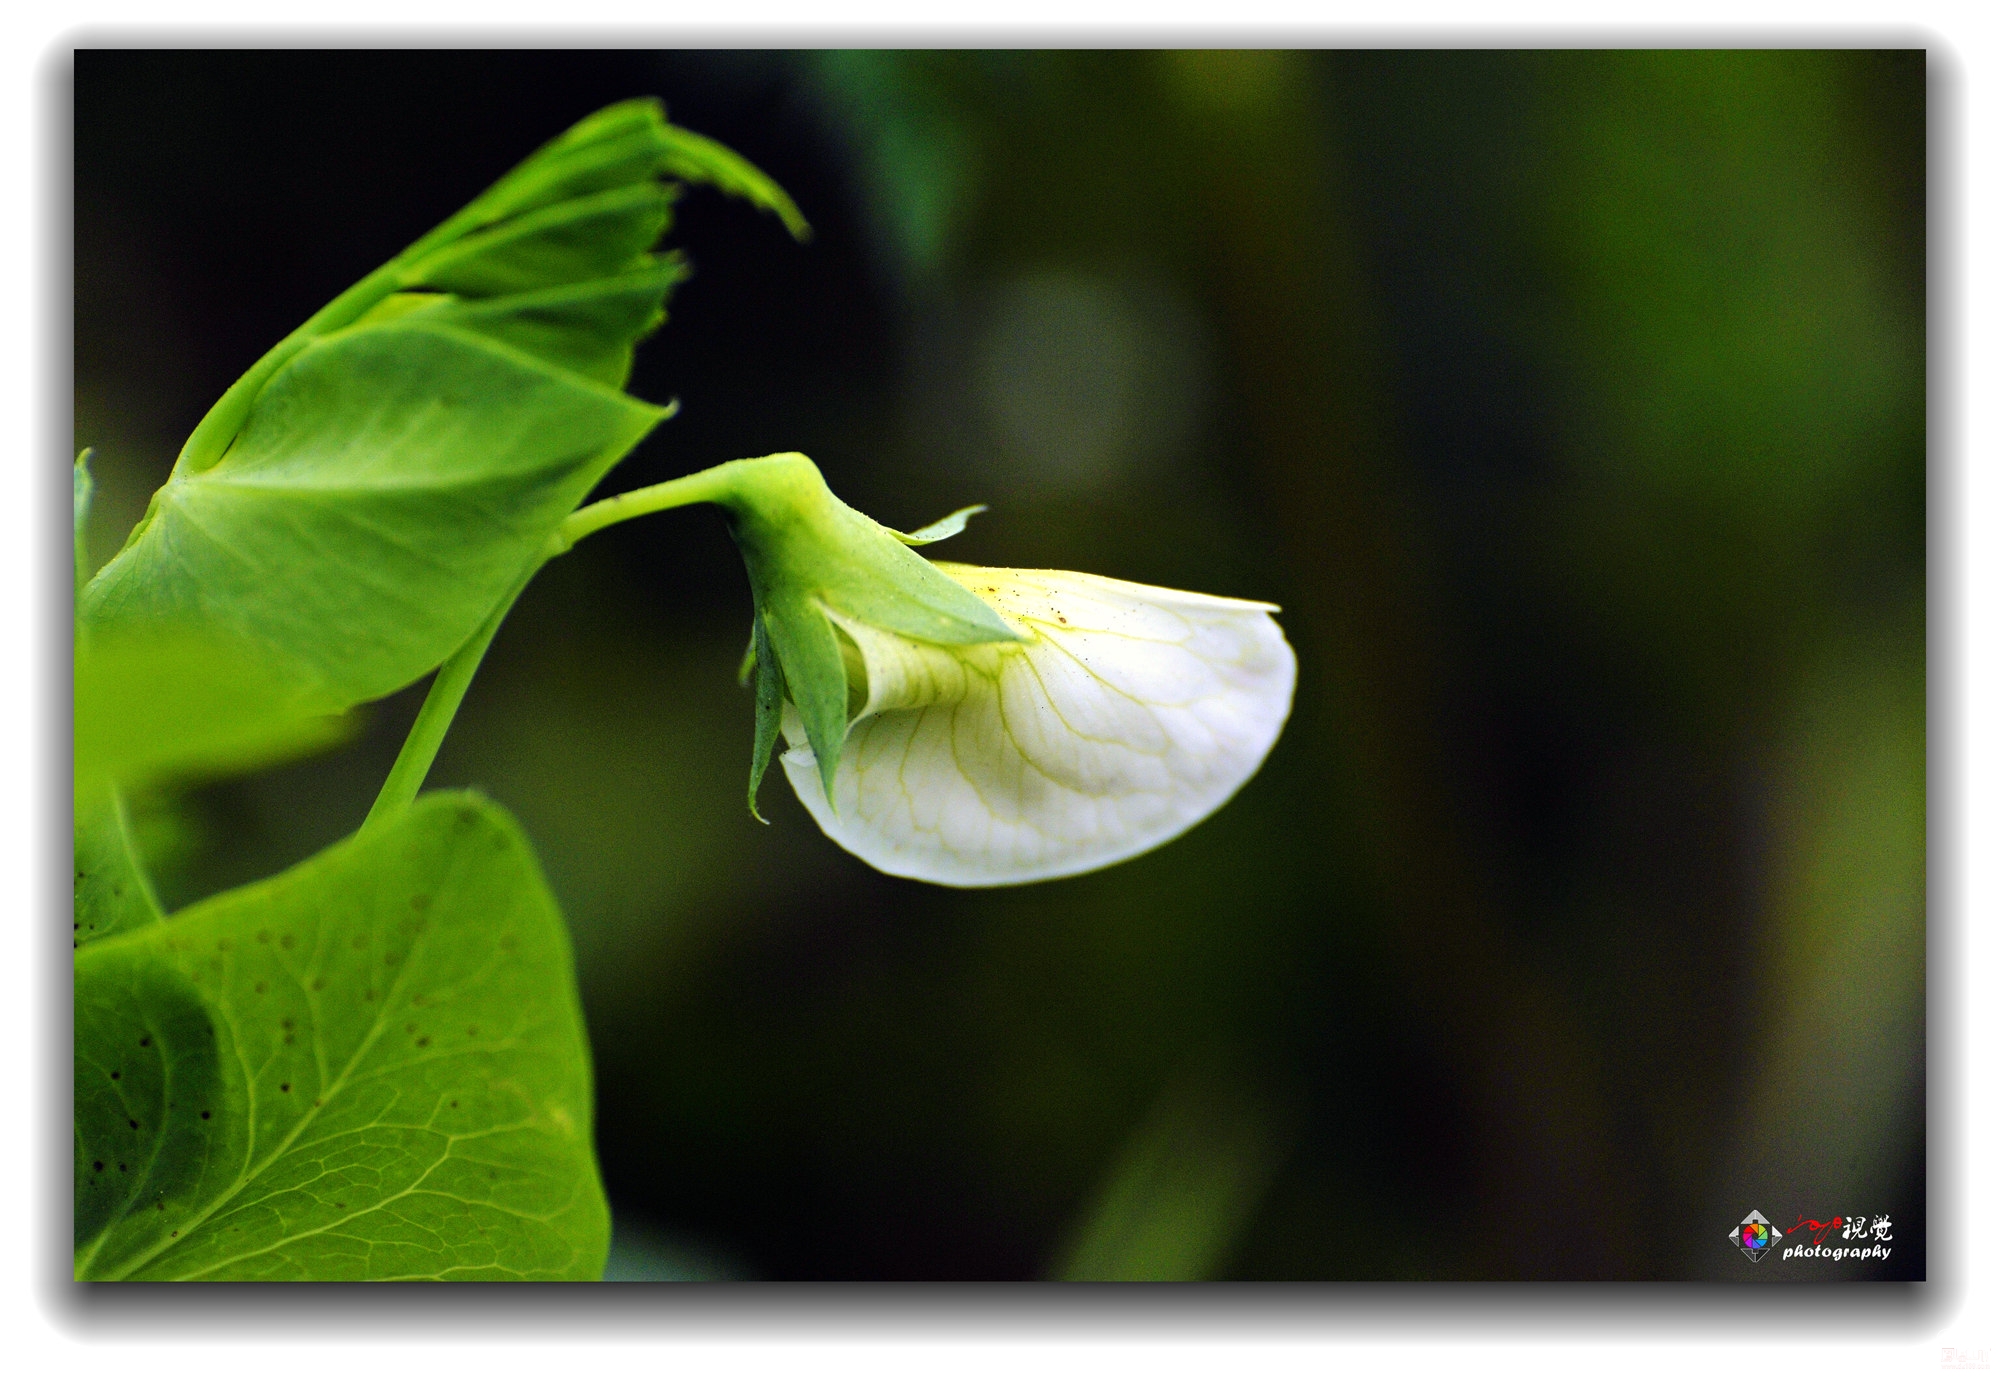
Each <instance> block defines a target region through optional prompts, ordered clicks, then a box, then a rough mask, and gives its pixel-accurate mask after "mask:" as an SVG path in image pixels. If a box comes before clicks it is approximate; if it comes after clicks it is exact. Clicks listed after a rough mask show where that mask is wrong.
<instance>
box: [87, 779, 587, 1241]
mask: <svg viewBox="0 0 2000 1392" xmlns="http://www.w3.org/2000/svg"><path fill="white" fill-rule="evenodd" d="M76 1117H77V1120H76V1229H75V1235H76V1245H77V1255H76V1275H77V1278H78V1279H79V1280H93V1281H94V1280H120V1279H131V1280H249V1281H262V1280H513V1279H526V1280H594V1279H596V1278H597V1277H598V1275H599V1274H600V1273H601V1271H602V1269H603V1266H604V1260H605V1254H606V1251H607V1250H608V1246H609V1232H610V1227H609V1216H608V1211H607V1209H606V1206H605V1201H604V1196H603V1191H602V1188H601V1186H600V1184H599V1181H598V1177H597V1172H596V1165H595V1160H594V1158H593V1155H592V1150H591V1090H590V1063H589V1056H588V1052H587V1045H586V1041H585V1036H584V1032H583V1024H582V1019H581V1015H580V1012H579V1009H578V1004H577V999H576V988H575V984H574V977H573V972H572V966H571V960H570V948H569V941H568V936H567V934H566V932H565V930H564V928H563V924H562V920H561V917H560V916H559V914H558V912H557V909H556V906H555V903H554V901H553V900H552V899H551V898H550V896H549V891H548V888H547V886H546V884H545V883H544V881H543V879H542V875H541V872H540V870H539V868H538V867H537V866H536V864H535V860H534V857H533V854H532V852H531V851H530V850H529V849H528V846H527V844H526V842H525V841H524V839H523V838H522V836H521V833H520V831H519V829H518V828H517V827H516V826H515V825H514V823H513V821H512V820H511V819H510V818H509V817H508V816H507V815H506V813H504V812H502V811H501V810H499V809H498V808H496V807H494V806H493V805H492V804H490V803H487V802H485V801H484V800H482V799H480V798H478V797H475V796H472V795H469V794H450V795H443V796H436V797H430V798H426V799H423V800H422V801H420V802H418V803H417V804H416V805H415V806H414V807H412V808H411V809H409V810H408V811H407V812H404V813H402V814H401V815H400V816H398V817H397V818H396V819H394V820H393V821H390V822H389V823H387V824H385V825H383V826H382V827H380V828H379V829H377V830H375V831H372V832H369V833H367V834H365V835H363V836H361V837H358V838H356V839H354V840H350V841H347V842H343V843H341V844H340V845H338V846H335V847H333V848H332V849H330V850H328V851H325V852H323V853H322V854H320V855H318V856H316V857H314V858H313V859H311V860H309V861H306V862H304V863H303V864H301V865H298V866H295V867H293V868H292V869H291V870H289V871H286V872H285V873H284V874H282V875H279V876H277V877H275V878H273V879H270V880H266V881H263V882H261V883H259V884H254V885H250V886H247V887H245V888H243V889H239V890H234V891H231V892H230V893H227V894H223V895H219V896H217V897H216V898H214V899H210V900H208V901H206V902H204V903H201V904H198V905H196V906H194V907H193V908H190V909H186V910H183V911H182V912H180V913H177V914H175V915H173V916H172V917H170V918H167V919H165V920H163V921H161V922H159V923H156V924H154V925H152V926H151V927H147V928H139V929H134V930H131V931H128V932H124V933H121V934H119V935H117V936H115V937H111V938H107V939H104V940H101V941H99V942H95V943H91V944H87V945H85V946H83V947H82V948H80V949H78V951H77V953H76Z"/></svg>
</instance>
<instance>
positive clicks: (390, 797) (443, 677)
mask: <svg viewBox="0 0 2000 1392" xmlns="http://www.w3.org/2000/svg"><path fill="white" fill-rule="evenodd" d="M547 559H548V557H547V556H546V555H543V556H537V557H536V558H535V561H534V564H532V565H530V566H529V567H528V568H527V569H526V570H525V571H523V572H522V574H521V578H520V579H519V580H517V581H516V582H515V583H514V587H513V588H512V589H511V590H509V591H508V592H507V594H506V596H505V598H503V599H502V600H501V601H500V602H499V603H498V604H497V605H495V606H494V608H493V612H492V613H491V614H489V615H487V617H486V622H485V623H483V624H481V625H480V626H479V628H478V629H477V630H476V631H475V632H474V633H473V635H472V636H471V637H470V638H468V639H466V640H465V642H464V643H463V644H462V645H461V646H460V647H459V649H458V651H457V652H455V653H453V654H452V655H451V656H450V657H448V658H446V659H445V664H444V666H442V667H440V668H438V674H437V676H435V677H433V678H432V679H431V689H430V691H429V693H428V694H427V695H425V697H424V705H423V709H422V710H420V711H418V712H417V719H416V723H415V724H413V725H411V726H410V733H409V734H408V735H406V736H404V737H403V748H402V751H401V752H400V753H398V754H397V755H396V763H395V767H393V768H391V769H390V770H389V776H388V777H387V778H385V779H383V780H382V791H381V792H379V793H377V794H376V795H375V805H374V806H373V807H371V808H369V809H368V816H367V818H366V819H365V820H364V821H363V822H362V823H361V829H362V830H363V831H366V830H368V828H369V827H371V826H374V825H376V824H377V823H379V822H381V821H383V820H384V819H386V818H388V817H392V816H394V815H395V814H396V813H398V812H401V811H402V810H403V809H404V808H406V807H408V806H409V805H410V804H411V803H413V802H415V801H416V800H417V794H418V793H419V792H421V791H422V790H423V786H424V779H425V778H427V777H429V776H430V771H431V763H432V761H434V760H435V759H436V758H437V752H438V750H439V748H441V747H442V746H443V744H444V737H445V734H446V732H447V731H449V730H450V729H451V722H452V720H453V719H454V718H455V717H456V716H457V715H458V705H459V702H461V701H463V700H464V699H465V693H466V690H467V689H468V688H469V687H471V685H472V678H473V674H474V673H476V672H478V670H479V664H480V662H481V660H483V659H484V658H485V656H486V649H487V648H488V647H490V646H491V645H492V643H493V635H494V634H496V633H498V632H499V631H500V625H501V624H502V623H504V622H506V619H507V612H508V611H509V610H510V609H512V608H513V607H514V601H515V600H517V599H519V598H520V597H521V591H523V590H525V589H527V588H528V582H529V581H530V580H532V579H534V578H535V573H536V572H537V571H539V570H540V569H541V568H542V563H543V562H544V561H545V560H547Z"/></svg>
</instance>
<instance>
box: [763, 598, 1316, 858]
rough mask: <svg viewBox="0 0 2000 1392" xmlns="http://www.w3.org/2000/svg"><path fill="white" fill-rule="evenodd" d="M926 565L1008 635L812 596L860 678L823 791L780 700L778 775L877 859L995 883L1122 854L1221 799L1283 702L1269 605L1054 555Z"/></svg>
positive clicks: (1184, 825)
mask: <svg viewBox="0 0 2000 1392" xmlns="http://www.w3.org/2000/svg"><path fill="white" fill-rule="evenodd" d="M938 569H939V570H941V571H943V572H944V573H945V574H946V575H947V576H949V577H951V578H952V579H953V580H956V581H958V582H959V583H960V584H962V585H964V586H965V587H966V588H967V589H969V590H971V591H972V593H974V594H975V595H978V596H979V597H980V598H981V599H982V600H984V601H986V603H987V604H989V605H991V606H992V607H993V609H994V610H996V611H997V612H998V613H999V614H1000V615H1001V616H1002V617H1004V618H1006V619H1007V620H1009V621H1011V622H1012V623H1013V624H1014V626H1015V627H1016V628H1017V629H1019V630H1020V631H1021V632H1022V633H1023V634H1024V635H1025V636H1024V638H1023V639H1022V641H1020V642H1014V643H1004V642H1003V643H979V644H974V645H969V646H956V647H945V646H941V645H938V644H933V643H925V642H920V641H918V640H915V639H911V638H905V637H903V636H901V635H899V634H894V633H888V632H884V631H883V630H881V629H878V628H873V627H871V626H869V625H867V624H864V623H861V622H859V621H857V620H854V619H849V618H845V617H843V616H842V615H840V614H838V613H832V612H829V613H828V617H829V618H831V619H832V620H833V622H834V623H835V625H836V626H837V627H838V628H839V630H840V632H841V634H842V635H843V636H844V637H845V638H846V639H847V640H848V641H849V642H850V643H851V644H852V653H853V655H854V656H855V657H857V658H858V660H859V667H860V669H861V672H860V675H861V677H862V681H861V682H860V683H858V684H859V685H861V686H863V688H864V689H865V692H866V704H865V705H863V706H862V707H861V709H860V713H859V715H858V716H857V717H856V718H855V720H854V721H853V723H852V725H851V726H850V727H849V730H848V733H847V739H846V742H845V744H844V745H843V747H842V749H841V754H840V762H839V765H838V767H837V769H836V771H835V773H834V776H833V780H832V783H833V797H834V803H833V804H831V805H830V804H829V803H828V801H827V794H826V791H825V787H824V782H823V780H822V778H821V777H820V773H819V769H818V765H817V761H816V760H815V759H814V757H813V752H812V749H811V747H810V745H809V744H808V743H807V741H806V738H805V732H804V728H803V726H802V725H801V724H800V722H799V718H798V715H797V713H796V712H795V711H793V710H792V709H791V708H790V707H789V706H788V707H787V709H786V712H785V720H784V733H785V739H786V743H787V744H788V745H790V746H791V747H790V748H789V749H787V750H786V752H785V753H784V755H783V763H784V768H785V774H786V777H787V778H788V779H789V780H790V781H791V785H792V788H793V790H794V791H795V792H796V793H797V794H798V796H799V800H800V801H801V802H803V803H804V804H805V805H806V808H807V809H808V810H809V811H810V812H811V813H812V815H813V818H814V820H816V821H817V822H818V823H819V825H820V829H821V830H822V831H824V832H825V833H826V834H827V835H828V836H830V837H832V838H833V840H834V841H835V842H837V843H838V844H839V845H840V846H841V847H843V848H844V849H846V850H848V851H851V852H852V853H853V854H855V855H857V856H859V857H860V858H861V859H863V860H865V861H867V862H868V863H869V864H870V865H873V866H874V867H875V868H876V869H878V870H883V871H886V872H887V873H889V874H892V875H903V876H907V877H909V878H912V879H919V880H929V881H932V882H933V883H936V884H947V885H964V886H973V885H1007V884H1021V883H1025V882H1028V881H1032V880H1046V879H1054V878H1056V877H1058V876H1063V875H1076V874H1081V873H1083V872H1084V871H1087V870H1095V869H1097V868H1099V867H1100V866H1105V865H1111V864H1114V863H1116V862H1118V861H1121V860H1129V859H1131V858H1132V857H1133V856H1136V855H1141V854H1144V853H1145V852H1146V851H1149V850H1151V849H1152V848H1153V847H1155V846H1157V845H1159V844H1160V843H1161V842H1163V841H1168V840H1171V839H1172V838H1173V837H1175V836H1178V835H1180V834H1181V833H1182V832H1184V831H1186V830H1187V829H1188V828H1189V827H1191V826H1193V825H1194V824H1195V823H1196V822H1199V821H1200V820H1201V819H1202V818H1204V817H1206V816H1208V814H1209V813H1211V812H1213V811H1215V810H1216V808H1218V807H1220V806H1221V805H1222V804H1223V803H1225V802H1227V801H1228V800H1229V798H1230V797H1231V796H1232V795H1234V793H1235V792H1236V790H1237V789H1238V788H1240V787H1242V786H1243V784H1244V783H1246V782H1247V781H1249V778H1250V776H1251V775H1252V774H1253V773H1255V772H1256V771H1257V768H1258V766H1259V765H1260V764H1262V763H1263V761H1264V756H1265V755H1266V754H1268V753H1269V752H1270V749H1271V745H1272V744H1273V742H1275V741H1276V739H1277V737H1278V731H1279V730H1280V729H1281V728H1282V727H1283V726H1284V723H1285V717H1286V716H1287V715H1288V714H1289V713H1290V711H1291V706H1292V687H1293V683H1294V680H1295V678H1296V675H1297V662H1296V660H1295V659H1294V658H1293V656H1292V650H1291V648H1290V646H1289V645H1288V644H1287V643H1286V642H1285V638H1284V634H1282V633H1281V632H1279V630H1278V625H1277V624H1276V623H1274V622H1273V621H1272V619H1271V613H1272V611H1273V609H1274V608H1275V606H1273V605H1269V604H1259V603H1255V602H1252V601H1249V600H1240V599H1219V598H1216V597H1214V596H1212V595H1203V594H1189V593H1186V592H1184V591H1180V590H1166V589H1160V588H1157V587H1155V586H1152V585H1137V584H1132V583H1130V582H1128V581H1124V580H1108V579H1104V578H1101V577H1099V576H1095V575H1079V574H1076V573H1073V572H1069V571H1059V570H989V569H985V568H982V567H978V566H965V565H952V564H949V563H941V564H939V565H938ZM843 646H846V645H843ZM856 684H857V683H855V682H853V680H852V678H850V685H856ZM836 805H837V806H838V808H839V811H838V813H836V812H835V811H834V806H836Z"/></svg>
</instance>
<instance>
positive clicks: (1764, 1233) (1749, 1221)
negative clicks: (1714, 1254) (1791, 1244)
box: [1729, 1208, 1778, 1262]
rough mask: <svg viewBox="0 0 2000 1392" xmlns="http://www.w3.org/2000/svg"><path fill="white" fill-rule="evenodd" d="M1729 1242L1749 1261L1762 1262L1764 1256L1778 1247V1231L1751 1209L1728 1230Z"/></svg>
mask: <svg viewBox="0 0 2000 1392" xmlns="http://www.w3.org/2000/svg"><path fill="white" fill-rule="evenodd" d="M1729 1241H1730V1243H1731V1245H1733V1246H1734V1247H1735V1248H1736V1250H1737V1251H1739V1252H1741V1253H1742V1254H1743V1255H1744V1256H1746V1257H1748V1258H1750V1260H1751V1261H1753V1262H1755V1261H1762V1260H1764V1256H1765V1254H1766V1253H1768V1252H1769V1251H1770V1250H1771V1249H1772V1248H1773V1247H1775V1246H1777V1245H1778V1230H1777V1229H1776V1228H1774V1227H1772V1226H1771V1220H1770V1219H1769V1218H1766V1217H1765V1216H1764V1215H1763V1214H1761V1213H1759V1212H1758V1211H1757V1210H1756V1209H1754V1208H1753V1209H1751V1210H1750V1213H1749V1215H1748V1216H1747V1217H1746V1218H1744V1220H1743V1221H1742V1222H1740V1223H1738V1224H1737V1225H1736V1226H1735V1227H1733V1228H1731V1229H1730V1230H1729Z"/></svg>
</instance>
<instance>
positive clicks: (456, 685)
mask: <svg viewBox="0 0 2000 1392" xmlns="http://www.w3.org/2000/svg"><path fill="white" fill-rule="evenodd" d="M743 462H745V461H741V460H738V461H736V462H734V463H729V464H718V465H716V466H715V467H714V468H713V469H703V470H702V471H701V472H700V473H698V474H689V475H687V476H686V477H685V478H677V479H669V480H667V481H666V482H665V483H656V484H653V485H652V486H651V487H649V488H635V489H633V490H632V491H631V492H630V493H621V494H619V495H618V496H617V497H615V498H606V499H604V500H603V501H602V502H596V503H592V504H591V505H590V506H589V507H586V508H579V509H578V510H577V511H575V512H573V513H571V514H570V515H569V516H568V517H567V518H565V519H564V521H563V524H562V525H561V526H560V527H558V528H557V529H556V533H555V535H554V536H552V537H550V538H549V544H548V547H547V549H546V550H545V551H543V553H542V554H541V555H539V556H537V557H536V558H535V560H534V562H533V564H531V565H530V566H529V567H528V568H527V569H526V570H524V571H523V572H522V573H521V578H520V579H519V580H518V581H516V582H515V583H514V587H513V588H512V589H510V590H508V591H507V593H506V595H505V596H504V597H502V599H501V600H500V602H499V603H498V604H497V605H495V606H494V607H493V612H492V613H491V614H489V615H488V616H487V618H486V622H484V623H482V624H481V625H480V626H479V628H478V630H477V631H476V632H474V633H473V635H472V636H471V637H470V638H468V639H466V640H465V642H464V643H463V644H462V645H460V647H459V649H458V651H457V652H455V653H453V654H452V655H451V656H450V657H449V658H447V659H445V664H444V666H442V667H440V668H438V674H437V676H436V677H435V678H433V679H432V681H431V689H430V691H429V693H428V694H427V695H425V697H424V705H423V709H422V710H419V711H418V712H417V719H416V722H415V723H414V724H412V725H411V726H410V733H409V734H408V735H406V736H405V737H404V739H403V748H402V750H401V752H400V753H398V754H397V755H396V763H395V766H394V767H393V768H391V769H390V770H389V776H388V777H387V778H386V779H384V780H383V782H382V791H381V792H379V793H377V794H376V795H375V805H374V806H373V807H371V808H369V809H368V816H367V818H366V820H364V821H363V822H362V823H361V828H362V830H363V831H366V830H367V829H368V828H369V827H371V826H374V825H376V824H377V823H379V822H381V821H383V820H384V819H385V818H388V817H391V816H394V815H395V814H396V813H398V812H401V811H402V810H403V809H404V808H406V807H408V806H409V805H410V804H411V803H413V802H415V801H416V800H417V794H418V793H419V792H421V791H422V789H423V786H424V779H426V778H428V777H429V776H430V771H431V764H432V763H433V762H434V761H435V760H436V759H437V753H438V750H439V749H440V748H442V747H443V745H444V737H445V735H446V733H447V732H449V731H450V729H451V722H452V721H453V719H455V718H456V717H457V715H458V707H459V703H460V702H461V701H463V700H464V699H465V693H466V691H467V690H468V689H469V688H470V687H471V686H472V678H473V676H474V674H476V673H477V672H478V671H479V664H480V662H481V661H482V660H484V658H485V657H486V649H487V648H488V647H490V646H491V645H492V643H493V635H494V634H496V633H498V632H499V631H500V625H501V624H503V623H505V622H506V621H507V614H508V611H509V610H511V609H512V608H513V607H514V601H515V600H517V599H519V598H520V597H521V592H522V591H523V590H525V589H527V588H528V582H529V581H531V580H533V579H534V578H535V575H536V573H537V572H539V571H540V570H541V568H542V566H543V565H544V564H546V563H547V562H548V561H550V560H552V559H554V558H555V557H557V556H560V555H561V554H562V553H563V552H565V551H567V550H569V549H570V547H572V546H574V545H576V543H577V542H579V541H581V540H583V538H585V537H587V536H589V535H590V534H591V533H592V532H596V531H602V530H603V529H604V528H606V527H609V526H611V525H612V524H613V523H616V522H626V521H629V520H631V519H632V518H634V517H644V516H645V515H646V514H647V513H650V512H665V511H666V510H667V509H669V508H677V507H686V506H687V505H688V504H689V503H712V502H716V501H718V500H719V499H720V498H721V497H722V496H724V494H725V493H726V492H727V490H728V485H729V483H730V482H731V481H732V480H733V478H734V476H735V474H736V472H737V471H738V466H739V465H740V464H742V463H743ZM749 462H753V463H754V462H755V461H749Z"/></svg>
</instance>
